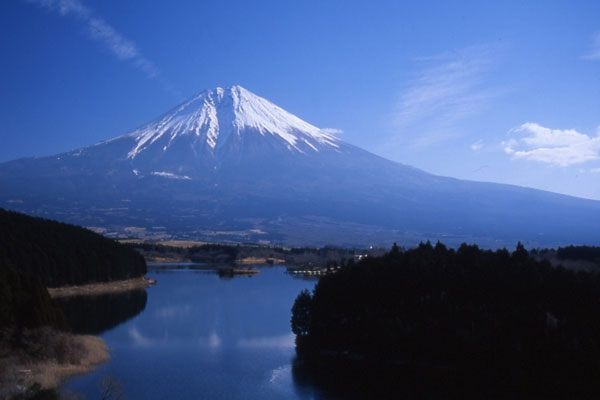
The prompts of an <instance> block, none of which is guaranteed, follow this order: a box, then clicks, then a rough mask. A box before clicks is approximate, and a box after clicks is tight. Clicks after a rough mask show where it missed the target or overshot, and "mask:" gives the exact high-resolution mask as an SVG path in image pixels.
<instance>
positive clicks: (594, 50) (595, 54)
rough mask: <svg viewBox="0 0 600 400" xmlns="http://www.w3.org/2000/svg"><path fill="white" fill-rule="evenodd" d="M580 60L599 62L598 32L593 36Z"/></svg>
mask: <svg viewBox="0 0 600 400" xmlns="http://www.w3.org/2000/svg"><path fill="white" fill-rule="evenodd" d="M582 58H583V59H585V60H600V32H596V33H595V34H594V36H593V37H592V43H591V45H590V48H589V50H588V52H587V54H585V55H584V56H583V57H582Z"/></svg>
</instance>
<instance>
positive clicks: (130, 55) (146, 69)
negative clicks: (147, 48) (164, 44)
mask: <svg viewBox="0 0 600 400" xmlns="http://www.w3.org/2000/svg"><path fill="white" fill-rule="evenodd" d="M25 1H26V2H28V3H33V4H37V5H39V6H41V7H43V8H45V9H47V10H49V11H52V12H56V13H58V14H59V15H61V16H63V17H72V18H75V19H77V20H79V21H80V22H82V23H83V24H85V26H86V28H87V31H88V34H89V36H90V38H92V39H93V40H95V41H97V42H98V43H100V44H102V45H103V46H104V47H105V48H106V49H107V50H108V51H109V52H110V53H111V54H112V55H113V56H115V57H116V58H117V59H119V60H123V61H128V62H130V63H131V64H132V65H133V66H134V67H135V68H137V69H138V70H139V71H141V72H142V73H144V74H145V75H146V77H148V78H150V79H155V80H157V81H158V82H160V83H161V84H162V85H163V87H164V88H165V89H166V90H168V91H170V92H172V93H176V91H175V90H174V88H173V85H171V84H170V83H169V82H168V81H167V80H165V79H164V78H163V77H161V74H160V70H159V69H158V68H157V67H156V65H154V63H153V62H152V61H150V60H149V59H147V58H146V57H145V56H144V55H143V54H142V52H141V51H140V49H139V48H138V46H137V45H136V44H135V42H133V41H131V40H129V39H127V38H126V37H124V36H123V35H122V34H121V33H119V32H118V31H117V30H116V29H115V28H114V27H113V26H111V25H110V24H109V23H108V22H106V21H105V20H104V19H102V18H100V17H98V16H96V15H95V13H94V11H93V10H92V9H91V8H89V7H88V6H86V5H85V4H83V3H82V2H81V1H80V0H25Z"/></svg>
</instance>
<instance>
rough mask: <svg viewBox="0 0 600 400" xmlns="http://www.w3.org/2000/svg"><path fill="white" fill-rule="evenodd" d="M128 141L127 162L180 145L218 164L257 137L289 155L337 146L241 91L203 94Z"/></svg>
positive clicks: (330, 138)
mask: <svg viewBox="0 0 600 400" xmlns="http://www.w3.org/2000/svg"><path fill="white" fill-rule="evenodd" d="M128 136H131V137H133V138H135V141H136V145H135V147H134V148H133V149H131V151H130V152H129V153H128V157H129V158H130V159H134V158H136V157H138V156H140V155H142V154H143V153H144V152H147V151H149V152H153V151H154V148H157V149H158V151H163V152H166V151H169V149H171V148H176V147H178V146H181V145H182V143H183V145H184V146H187V147H188V148H189V151H192V152H193V153H194V154H196V155H202V156H212V157H214V158H215V159H218V158H219V157H220V156H222V154H223V153H226V152H230V151H234V150H240V149H241V148H242V147H243V146H244V145H245V142H247V141H250V140H253V139H256V138H258V137H259V136H260V137H261V138H260V139H261V140H269V141H270V142H271V143H273V145H274V146H278V147H280V148H282V149H286V150H289V151H291V152H299V153H306V152H312V151H317V152H318V151H319V150H320V149H323V148H324V147H328V148H337V147H338V144H337V143H338V139H337V138H335V137H334V136H332V135H330V134H328V133H327V132H324V131H323V130H321V129H319V128H317V127H316V126H313V125H311V124H309V123H307V122H304V121H303V120H301V119H300V118H298V117H296V116H295V115H293V114H290V113H289V112H287V111H285V110H284V109H282V108H280V107H278V106H276V105H275V104H273V103H271V102H269V101H268V100H266V99H264V98H262V97H259V96H257V95H255V94H254V93H251V92H249V91H248V90H246V89H244V88H243V87H241V86H232V87H230V88H225V89H223V88H220V87H218V88H216V89H211V90H206V91H204V92H202V93H200V94H199V95H197V96H194V97H193V98H192V99H190V100H188V101H186V102H185V103H183V104H181V105H180V106H178V107H177V108H175V109H174V110H172V111H171V112H169V113H167V114H166V115H164V116H163V117H161V118H159V119H158V120H156V121H153V122H151V123H149V124H147V125H145V126H143V127H142V128H140V129H137V130H135V131H134V132H132V133H130V134H129V135H128Z"/></svg>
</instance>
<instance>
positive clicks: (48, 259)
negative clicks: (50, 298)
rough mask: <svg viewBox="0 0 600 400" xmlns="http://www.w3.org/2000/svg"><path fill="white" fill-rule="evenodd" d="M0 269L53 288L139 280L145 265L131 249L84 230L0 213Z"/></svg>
mask: <svg viewBox="0 0 600 400" xmlns="http://www.w3.org/2000/svg"><path fill="white" fill-rule="evenodd" d="M0 268H13V269H17V270H19V271H21V272H23V273H25V274H27V275H30V276H34V277H37V278H39V279H40V280H41V282H42V283H43V284H44V285H46V286H47V287H55V286H63V285H77V284H83V283H90V282H108V281H111V280H119V279H128V278H133V277H137V276H142V275H144V274H145V273H146V262H145V261H144V258H143V257H142V256H141V255H140V254H139V253H137V252H136V251H135V250H133V249H131V248H129V247H127V246H125V245H122V244H120V243H118V242H115V241H114V240H111V239H108V238H105V237H103V236H101V235H98V234H96V233H94V232H92V231H90V230H87V229H85V228H81V227H78V226H74V225H69V224H63V223H60V222H56V221H50V220H47V219H43V218H35V217H30V216H27V215H24V214H20V213H16V212H11V211H5V210H3V209H0Z"/></svg>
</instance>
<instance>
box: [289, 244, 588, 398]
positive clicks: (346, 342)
mask: <svg viewBox="0 0 600 400" xmlns="http://www.w3.org/2000/svg"><path fill="white" fill-rule="evenodd" d="M592 249H593V248H592ZM565 252H566V253H567V254H569V253H573V252H575V253H577V254H579V253H585V254H592V253H593V252H594V251H593V250H590V249H589V248H588V249H578V248H570V249H569V248H567V250H563V251H562V253H561V254H562V255H564V254H565ZM590 257H591V255H590ZM291 323H292V330H293V331H294V333H295V334H296V350H297V353H298V355H299V357H300V359H301V360H306V362H307V363H309V364H310V363H312V364H310V365H313V366H315V365H322V364H319V361H318V360H323V359H324V358H325V359H326V358H329V359H331V358H335V359H338V360H345V361H344V363H343V365H347V364H348V362H349V361H352V362H356V361H357V360H363V362H368V363H370V365H373V363H374V364H376V365H386V366H387V367H385V368H382V369H381V370H379V371H382V370H384V371H386V372H390V371H392V370H393V368H392V366H393V367H397V366H404V368H413V367H414V368H420V369H421V370H425V371H429V372H431V371H437V372H440V371H442V372H443V375H453V376H463V377H468V379H466V380H465V381H468V382H471V383H470V384H472V383H473V382H487V383H486V385H485V387H486V388H489V387H493V385H495V384H498V385H501V386H504V387H512V388H524V387H529V389H532V390H535V391H542V392H544V393H553V392H554V391H560V390H567V391H569V390H570V391H572V393H578V391H583V390H588V389H590V386H591V387H592V388H593V390H596V391H597V390H598V386H599V384H598V382H599V380H598V379H599V378H600V372H599V371H600V277H599V275H598V274H594V273H588V272H583V271H570V270H566V269H564V268H562V267H553V266H551V264H550V263H549V262H548V261H536V260H534V259H533V258H532V257H530V255H529V253H528V252H527V250H526V249H525V248H524V247H523V246H522V245H520V244H519V246H518V247H517V249H516V250H515V251H514V252H512V253H511V252H509V251H507V250H497V251H490V250H482V249H480V248H478V247H477V246H475V245H466V244H463V245H462V246H461V247H460V248H458V249H457V250H454V249H448V248H446V247H445V246H444V245H443V244H441V243H438V244H436V245H435V246H432V245H431V244H430V243H429V242H428V243H425V244H421V245H420V246H418V247H417V248H415V249H410V250H402V249H399V248H397V247H394V248H393V249H392V251H390V252H389V253H388V254H386V255H385V256H382V257H370V258H366V259H364V260H362V261H361V262H359V263H357V264H350V265H347V266H344V267H343V268H341V269H340V270H339V271H338V272H337V273H335V274H332V275H327V276H324V277H322V278H321V279H320V281H319V282H318V283H317V285H316V287H315V290H314V292H313V293H312V294H311V293H309V292H307V291H304V292H302V293H301V294H300V295H299V296H298V297H297V299H296V302H295V303H294V307H293V309H292V319H291ZM315 360H317V361H316V363H315ZM411 366H412V367H411ZM316 369H317V370H318V368H316ZM326 371H332V369H331V368H328V369H327V370H326ZM365 371H366V370H365ZM404 371H405V372H406V370H404ZM320 372H321V373H320V374H319V376H320V378H319V379H322V376H323V374H322V372H323V371H322V370H321V371H320ZM428 374H429V373H428ZM394 379H396V377H394ZM411 379H412V378H411ZM392 381H393V380H391V381H390V382H392Z"/></svg>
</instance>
